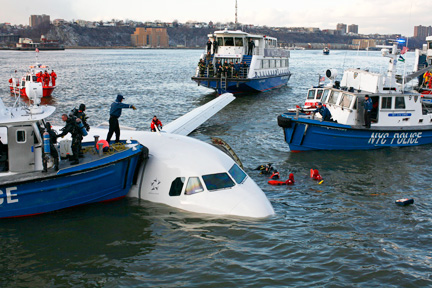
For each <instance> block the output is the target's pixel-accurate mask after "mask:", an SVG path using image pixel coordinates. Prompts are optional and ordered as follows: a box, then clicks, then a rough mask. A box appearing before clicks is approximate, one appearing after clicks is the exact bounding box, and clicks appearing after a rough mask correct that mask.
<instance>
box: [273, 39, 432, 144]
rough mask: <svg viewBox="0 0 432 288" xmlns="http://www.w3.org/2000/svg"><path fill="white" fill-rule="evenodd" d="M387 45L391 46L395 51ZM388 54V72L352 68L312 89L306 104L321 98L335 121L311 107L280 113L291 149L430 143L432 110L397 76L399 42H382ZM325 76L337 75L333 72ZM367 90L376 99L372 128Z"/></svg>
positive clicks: (279, 121) (384, 53) (372, 113)
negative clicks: (366, 119) (338, 78)
mask: <svg viewBox="0 0 432 288" xmlns="http://www.w3.org/2000/svg"><path fill="white" fill-rule="evenodd" d="M388 48H391V52H390V50H389V49H388ZM382 53H383V56H385V57H388V58H390V62H389V67H388V70H387V73H386V74H385V75H382V74H379V73H372V72H369V71H365V70H360V69H348V70H346V71H345V72H344V75H343V78H342V81H341V82H340V84H339V83H337V82H332V83H330V85H327V86H318V87H314V88H311V89H309V91H308V96H307V100H306V102H305V103H306V104H307V105H306V107H313V106H314V105H315V103H316V102H322V103H323V104H324V105H325V106H326V107H327V108H328V109H329V111H330V112H331V114H332V120H331V121H323V119H322V117H321V116H320V115H319V114H316V115H315V114H314V113H312V111H313V108H312V109H310V108H309V109H307V108H304V109H303V108H300V107H297V108H296V109H289V110H288V112H287V113H283V114H282V115H279V116H278V125H279V126H280V127H282V129H283V131H284V139H285V141H286V142H287V143H288V145H289V147H290V150H291V151H292V152H296V151H308V150H368V149H378V148H383V147H403V146H416V145H424V144H430V143H432V109H431V108H430V105H427V104H426V103H424V102H423V101H422V97H421V96H422V95H421V94H419V93H414V92H410V93H405V92H404V85H403V84H404V83H399V82H398V81H397V80H396V76H395V71H396V70H395V68H396V64H397V59H398V56H399V55H400V50H399V49H398V46H397V42H396V41H395V42H394V43H393V45H392V46H390V47H388V46H387V47H384V49H383V50H382ZM326 76H327V77H329V78H330V79H332V81H333V80H334V79H335V76H336V75H335V71H334V70H330V69H329V70H327V72H326ZM366 95H368V96H369V97H370V98H371V99H372V102H373V109H372V112H371V119H372V123H371V127H370V128H367V127H365V122H364V108H363V104H364V101H365V96H366Z"/></svg>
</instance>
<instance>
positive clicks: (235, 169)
mask: <svg viewBox="0 0 432 288" xmlns="http://www.w3.org/2000/svg"><path fill="white" fill-rule="evenodd" d="M228 172H229V174H230V175H231V176H232V177H233V178H234V180H235V181H236V182H237V184H241V183H243V181H244V180H245V179H246V176H247V174H246V173H245V172H243V170H242V169H241V168H240V167H239V166H238V165H237V164H235V163H234V165H233V166H232V167H231V169H230V170H229V171H228Z"/></svg>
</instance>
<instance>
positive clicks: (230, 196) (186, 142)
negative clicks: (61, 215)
mask: <svg viewBox="0 0 432 288" xmlns="http://www.w3.org/2000/svg"><path fill="white" fill-rule="evenodd" d="M107 132H108V131H107V129H101V128H92V129H91V130H90V133H89V135H88V136H86V137H85V139H84V140H83V141H92V140H93V136H94V135H99V136H100V139H104V138H105V137H106V134H107ZM121 139H133V140H137V141H138V142H140V143H141V144H143V145H144V146H146V147H147V148H148V149H149V159H148V161H147V163H146V166H145V167H140V170H139V173H140V174H139V177H138V181H137V184H136V185H134V186H133V187H132V188H131V190H130V192H129V194H128V196H131V197H137V198H141V199H145V200H148V201H151V202H156V203H163V204H166V205H169V206H172V207H176V208H180V209H183V210H187V211H191V212H197V213H208V214H215V215H235V216H244V217H253V218H263V217H268V216H271V215H273V214H274V210H273V207H272V205H271V204H270V202H269V200H268V199H267V197H266V195H265V194H264V192H263V191H262V190H261V188H259V186H258V185H257V184H256V183H255V182H254V181H253V180H252V179H251V178H250V177H249V176H248V175H247V174H246V173H245V172H244V171H243V170H241V169H240V168H239V167H238V165H237V164H236V163H235V162H234V160H233V159H232V158H230V157H229V156H228V155H226V154H225V153H223V152H222V151H220V150H219V149H218V148H216V147H214V146H212V145H210V144H208V143H205V142H203V141H200V140H197V139H194V138H191V137H188V136H182V135H178V134H172V133H164V132H161V133H158V132H145V131H131V130H122V131H121ZM233 166H234V167H233ZM235 166H237V167H235ZM230 169H234V170H235V171H237V172H238V171H239V170H238V169H240V170H241V172H239V173H240V174H241V175H242V176H244V177H240V179H238V178H237V179H236V177H235V176H233V174H234V173H230V172H229V171H230ZM242 173H244V175H243V174H242ZM203 176H204V177H203ZM227 177H229V179H228V178H227ZM191 178H193V179H191ZM204 178H206V179H204ZM208 178H210V179H212V181H210V180H208ZM174 181H176V182H174ZM206 181H207V182H206ZM173 182H174V183H173ZM237 182H240V183H237ZM194 184H195V185H194ZM218 185H222V186H224V185H225V186H229V187H224V188H217V187H215V186H218ZM194 186H197V187H194ZM208 186H211V188H208ZM209 189H210V191H209ZM191 191H193V194H192V193H191ZM170 194H172V195H170Z"/></svg>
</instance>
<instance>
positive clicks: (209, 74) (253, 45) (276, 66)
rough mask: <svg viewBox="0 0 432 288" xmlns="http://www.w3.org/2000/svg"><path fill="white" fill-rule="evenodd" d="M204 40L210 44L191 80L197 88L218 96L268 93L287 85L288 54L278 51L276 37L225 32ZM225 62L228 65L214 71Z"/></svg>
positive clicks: (279, 49) (210, 35)
mask: <svg viewBox="0 0 432 288" xmlns="http://www.w3.org/2000/svg"><path fill="white" fill-rule="evenodd" d="M208 37H209V39H210V41H211V42H212V43H213V44H212V46H211V49H210V50H208V51H207V50H206V51H205V52H204V53H203V54H202V55H201V58H200V62H199V63H198V67H197V69H196V74H195V75H194V76H193V77H192V80H193V81H195V82H197V83H198V85H202V86H205V87H207V88H211V89H214V90H215V91H217V92H218V94H222V93H226V92H228V93H233V94H238V93H250V92H264V91H269V90H272V89H275V88H279V87H282V86H284V85H286V84H287V83H288V80H289V79H290V77H291V72H290V70H289V57H290V51H288V50H285V49H281V48H278V43H277V39H276V38H274V37H269V36H265V35H255V34H249V33H246V32H243V31H230V30H227V29H225V30H223V31H215V32H214V33H213V34H209V35H208ZM214 43H216V45H215V44H214ZM208 53H209V54H208ZM201 60H202V61H201ZM225 62H226V63H227V65H230V64H231V66H229V67H228V68H225V69H223V70H222V71H218V69H217V68H218V65H219V64H220V65H222V66H223V65H224V64H225ZM209 63H211V65H209Z"/></svg>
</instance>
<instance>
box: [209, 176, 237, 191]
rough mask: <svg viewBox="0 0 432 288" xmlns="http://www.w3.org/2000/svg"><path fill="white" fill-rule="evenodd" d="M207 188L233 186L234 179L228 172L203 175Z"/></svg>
mask: <svg viewBox="0 0 432 288" xmlns="http://www.w3.org/2000/svg"><path fill="white" fill-rule="evenodd" d="M202 178H203V180H204V183H205V185H206V187H207V190H209V191H213V190H219V189H226V188H230V187H233V186H234V185H235V183H234V181H233V180H232V179H231V178H230V177H229V176H228V174H227V173H216V174H209V175H203V176H202Z"/></svg>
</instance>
